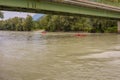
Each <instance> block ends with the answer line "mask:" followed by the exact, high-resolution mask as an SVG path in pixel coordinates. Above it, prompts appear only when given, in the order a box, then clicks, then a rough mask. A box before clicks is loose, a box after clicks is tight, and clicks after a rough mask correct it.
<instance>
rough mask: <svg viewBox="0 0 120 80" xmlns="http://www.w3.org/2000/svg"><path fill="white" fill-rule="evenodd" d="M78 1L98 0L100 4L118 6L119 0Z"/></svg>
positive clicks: (59, 0) (60, 0)
mask: <svg viewBox="0 0 120 80" xmlns="http://www.w3.org/2000/svg"><path fill="white" fill-rule="evenodd" d="M46 1H55V2H57V1H58V2H64V1H71V0H46ZM77 1H79V0H77ZM80 1H92V2H98V3H102V4H108V5H111V6H116V7H120V0H80Z"/></svg>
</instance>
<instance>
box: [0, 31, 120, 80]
mask: <svg viewBox="0 0 120 80" xmlns="http://www.w3.org/2000/svg"><path fill="white" fill-rule="evenodd" d="M0 80H120V35H119V34H87V36H75V33H46V34H41V33H39V32H9V31H0Z"/></svg>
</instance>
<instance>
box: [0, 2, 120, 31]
mask: <svg viewBox="0 0 120 80" xmlns="http://www.w3.org/2000/svg"><path fill="white" fill-rule="evenodd" d="M0 10H7V11H22V12H32V13H50V14H63V15H80V16H90V17H103V18H110V19H116V20H118V31H119V32H120V0H0Z"/></svg>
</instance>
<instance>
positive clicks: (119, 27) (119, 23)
mask: <svg viewBox="0 0 120 80" xmlns="http://www.w3.org/2000/svg"><path fill="white" fill-rule="evenodd" d="M118 33H120V21H118Z"/></svg>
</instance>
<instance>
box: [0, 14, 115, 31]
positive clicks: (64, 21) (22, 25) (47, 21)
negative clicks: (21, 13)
mask: <svg viewBox="0 0 120 80" xmlns="http://www.w3.org/2000/svg"><path fill="white" fill-rule="evenodd" d="M116 23H117V22H116V21H114V20H107V19H101V18H85V17H79V16H62V15H45V16H43V17H42V18H41V19H40V20H38V21H33V19H32V17H31V16H29V15H28V16H27V18H26V19H24V18H18V17H15V18H11V19H8V20H1V21H0V30H11V31H32V30H39V29H44V30H46V31H52V32H55V31H64V32H68V31H81V32H102V33H103V32H117V24H116Z"/></svg>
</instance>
